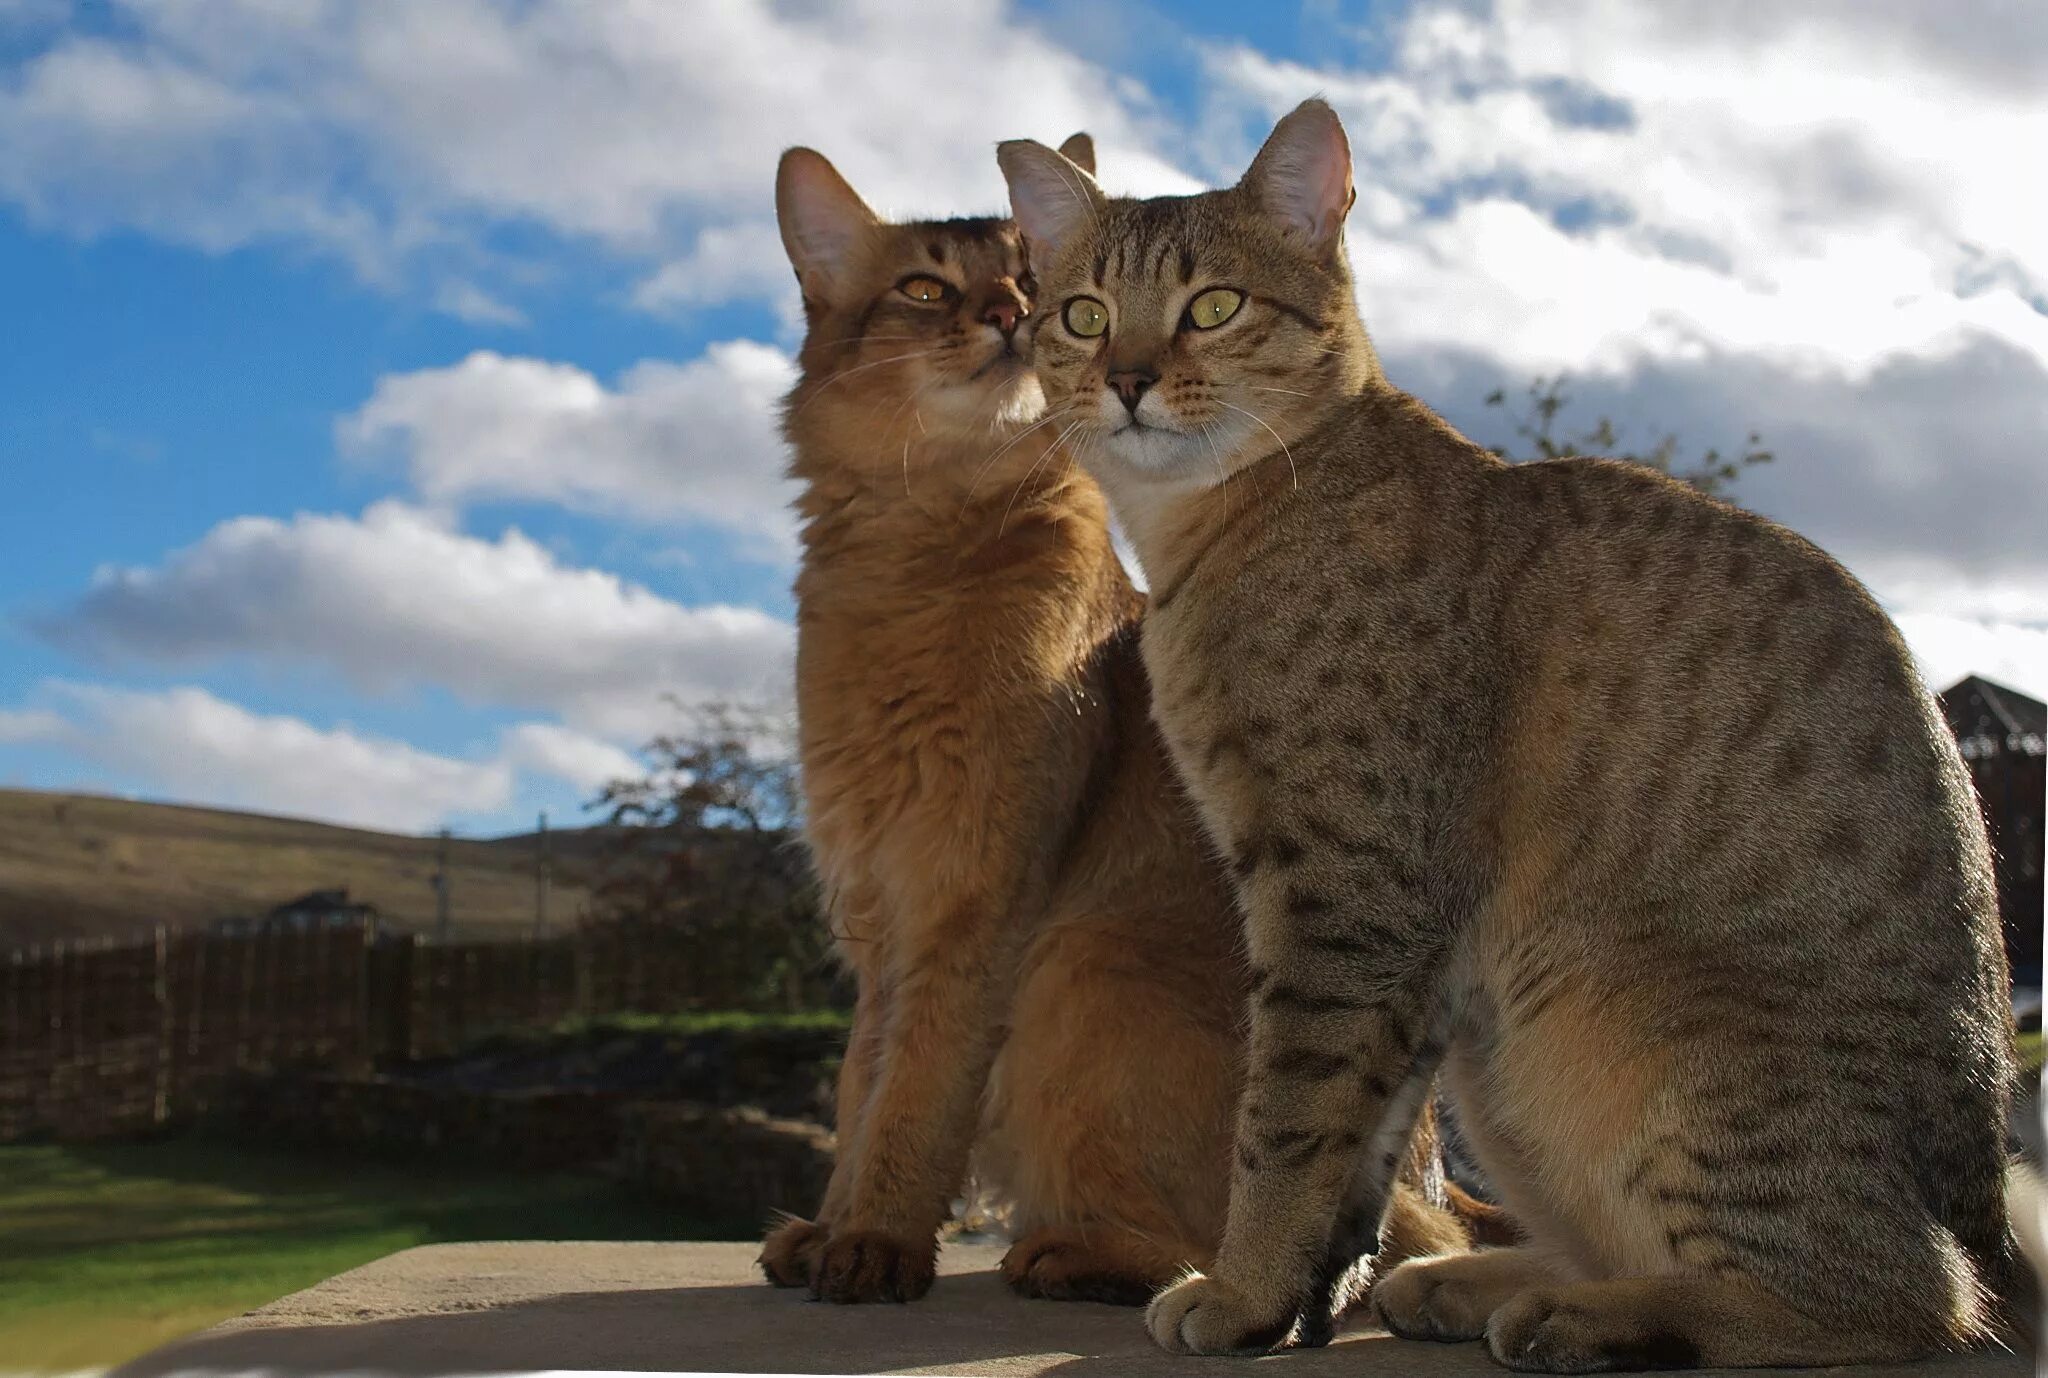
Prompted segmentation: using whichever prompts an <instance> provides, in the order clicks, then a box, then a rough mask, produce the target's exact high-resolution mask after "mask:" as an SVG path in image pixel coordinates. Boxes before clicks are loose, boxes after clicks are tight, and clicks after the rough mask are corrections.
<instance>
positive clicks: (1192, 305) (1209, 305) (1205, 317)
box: [1188, 287, 1244, 330]
mask: <svg viewBox="0 0 2048 1378" xmlns="http://www.w3.org/2000/svg"><path fill="white" fill-rule="evenodd" d="M1243 305H1244V293H1242V292H1233V291H1231V290H1230V289H1229V288H1228V287H1211V288H1210V289H1209V290H1208V291H1206V292H1204V293H1202V295H1201V296H1199V297H1196V298H1195V299H1194V300H1193V301H1191V302H1189V303H1188V322H1189V324H1191V325H1193V326H1194V327H1195V329H1197V330H1214V329H1215V328H1216V327H1217V326H1219V325H1221V324H1223V322H1225V321H1227V320H1229V319H1230V318H1231V317H1232V316H1235V315H1236V314H1237V308H1238V307H1240V306H1243Z"/></svg>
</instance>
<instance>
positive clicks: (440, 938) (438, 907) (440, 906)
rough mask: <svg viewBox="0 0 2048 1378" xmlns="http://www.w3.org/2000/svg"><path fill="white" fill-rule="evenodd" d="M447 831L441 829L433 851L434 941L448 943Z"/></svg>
mask: <svg viewBox="0 0 2048 1378" xmlns="http://www.w3.org/2000/svg"><path fill="white" fill-rule="evenodd" d="M449 888H450V887H449V880H448V829H446V828H443V829H441V843H440V845H439V846H438V847H436V848H435V849H434V941H435V942H437V943H445V942H447V941H448V891H449Z"/></svg>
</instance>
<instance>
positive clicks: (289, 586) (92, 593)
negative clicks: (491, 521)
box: [37, 502, 793, 741]
mask: <svg viewBox="0 0 2048 1378" xmlns="http://www.w3.org/2000/svg"><path fill="white" fill-rule="evenodd" d="M37 625H38V627H39V629H40V630H41V631H42V632H43V633H44V635H45V636H47V637H48V638H50V639H51V640H53V641H56V642H58V643H59V644H61V645H64V646H67V647H69V648H72V649H74V650H77V651H79V652H82V653H85V654H88V655H91V656H94V657H96V658H99V659H103V660H119V661H124V662H143V663H149V664H155V665H168V666H179V665H192V664H198V663H202V662H214V661H220V660H224V659H236V660H248V659H260V660H263V661H267V662H271V663H280V662H281V663H287V664H290V663H297V664H308V665H316V666H320V667H324V668H326V669H330V670H332V671H333V672H334V673H336V674H337V675H339V676H341V677H342V678H344V679H345V680H347V681H349V682H350V683H353V684H355V685H357V686H359V687H361V688H363V689H366V690H369V691H372V692H388V691H390V690H394V689H399V688H405V687H410V686H417V685H437V686H441V687H445V688H447V689H449V690H451V691H452V692H454V693H455V694H456V695H458V696H459V697H461V698H463V699H465V700H467V701H469V702H471V703H477V704H490V705H498V706H506V707H512V708H519V709H529V710H531V709H538V710H542V711H546V712H550V713H555V714H559V715H560V716H561V717H562V718H563V719H564V720H565V721H566V722H567V724H568V725H569V726H571V727H574V728H576V729H578V730H580V731H584V732H589V733H594V734H597V735H600V736H606V737H613V738H617V739H622V740H629V741H630V740H637V739H639V738H640V737H641V736H643V735H646V734H647V733H649V732H650V731H651V730H654V729H655V728H657V727H658V726H659V725H660V724H661V723H663V722H664V721H665V720H666V717H667V714H666V712H665V709H664V705H663V702H662V699H663V696H664V695H666V694H674V695H677V696H679V697H681V698H683V699H686V700H703V699H711V698H734V699H749V700H752V699H776V698H781V697H784V696H786V694H787V692H788V676H789V673H790V655H791V651H792V645H793V635H792V631H791V628H790V627H789V625H788V624H787V623H784V622H782V621H780V620H778V619H776V618H774V617H771V616H769V615H768V614H767V613H764V612H761V611H758V610H756V609H752V608H738V607H728V606H720V605H713V606H705V607H695V608H686V607H683V606H681V605H679V604H676V603H672V602H670V601H668V600H667V599H664V598H661V597H659V596H658V595H656V594H654V593H652V592H650V591H649V590H647V589H645V588H642V587H640V586H638V585H634V584H630V583H627V582H625V581H624V580H622V579H620V578H618V577H617V576H616V575H612V574H607V573H604V572H602V571H599V570H594V569H580V568H574V567H570V566H565V565H563V564H562V563H561V562H560V561H559V560H557V559H556V558H555V557H554V556H553V555H552V554H550V553H549V552H548V551H547V550H546V549H544V548H543V547H541V546H540V545H537V544H536V543H535V542H533V541H532V540H530V539H528V538H527V537H526V536H523V535H521V534H520V533H519V532H518V531H516V530H508V531H506V532H505V533H504V534H502V535H501V536H499V537H498V538H497V539H496V540H494V541H492V540H482V539H478V538H476V537H473V536H467V535H463V534H461V533H459V532H457V531H454V530H451V529H450V528H448V527H447V526H445V525H443V524H442V523H440V522H439V521H437V520H436V519H434V518H433V517H432V516H430V515H429V514H427V513H424V512H422V511H420V510H418V509H416V508H412V507H408V506H406V505H404V504H401V503H395V502H387V503H380V504H378V505H377V506H375V507H372V508H370V509H369V510H368V511H367V512H365V513H364V514H363V516H362V517H361V518H360V519H354V518H349V517H343V516H332V515H313V514H301V515H299V516H297V517H295V518H293V519H292V520H290V521H288V522H286V521H278V520H275V519H273V518H269V517H239V518H236V519H234V520H232V521H227V522H223V523H222V524H220V525H219V526H217V527H215V528H214V529H213V530H212V531H210V532H208V533H207V534H206V535H205V536H204V537H203V538H201V539H200V541H199V542H198V543H196V544H194V545H192V546H189V547H187V548H186V549H184V550H181V551H177V552H175V553H174V554H172V555H171V556H170V557H168V558H167V559H166V560H165V561H164V563H163V564H162V565H161V566H160V567H158V568H154V569H136V568H107V569H103V570H101V571H100V572H99V573H98V574H97V575H96V576H95V578H94V580H93V584H92V587H91V588H90V589H89V590H88V591H87V592H86V593H85V595H84V596H83V597H81V598H80V599H79V600H78V602H77V603H76V604H74V605H73V606H72V607H70V608H69V609H66V610H65V611H63V612H62V613H60V614H57V615H54V616H49V617H45V618H43V619H41V620H40V621H39V622H38V624H37Z"/></svg>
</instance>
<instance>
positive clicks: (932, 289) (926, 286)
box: [896, 278, 947, 301]
mask: <svg viewBox="0 0 2048 1378" xmlns="http://www.w3.org/2000/svg"><path fill="white" fill-rule="evenodd" d="M896 290H897V291H899V292H901V293H902V294H903V295H904V296H906V297H909V298H910V299H911V300H912V301H944V300H945V299H946V291H947V288H946V284H945V283H943V282H940V281H939V280H938V279H937V278H905V279H903V281H901V282H899V283H897V284H896Z"/></svg>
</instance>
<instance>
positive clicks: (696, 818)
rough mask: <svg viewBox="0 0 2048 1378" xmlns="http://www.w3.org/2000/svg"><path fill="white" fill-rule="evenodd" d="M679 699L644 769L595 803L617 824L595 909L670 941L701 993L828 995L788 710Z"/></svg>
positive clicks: (805, 998)
mask: <svg viewBox="0 0 2048 1378" xmlns="http://www.w3.org/2000/svg"><path fill="white" fill-rule="evenodd" d="M673 702H675V707H676V710H677V712H678V714H679V715H680V716H681V717H682V719H683V723H682V726H681V727H679V728H678V729H677V730H676V731H673V732H667V733H663V734H662V735H661V736H658V737H656V738H654V739H653V740H652V741H650V742H649V743H648V744H647V745H646V746H645V747H644V748H642V750H641V753H640V754H641V758H642V760H643V761H644V762H645V763H646V773H645V774H643V775H641V776H638V777H636V778H633V779H625V780H614V781H612V782H611V783H610V784H609V785H607V786H605V788H604V790H603V792H602V793H601V794H599V796H598V797H597V799H596V800H594V801H593V802H592V804H591V807H592V808H594V809H603V810H604V811H605V814H606V821H607V823H608V824H609V825H610V826H611V828H612V829H613V831H614V839H613V844H612V846H611V847H610V849H609V851H610V855H609V856H608V858H607V863H606V865H605V867H604V870H603V873H602V874H601V876H600V877H599V880H598V882H597V884H596V886H595V894H594V897H593V903H592V913H593V917H594V919H595V921H597V922H599V923H604V924H609V925H611V926H614V927H616V928H620V929H624V930H628V931H640V932H643V933H645V934H646V935H647V937H648V939H649V941H650V942H655V941H659V942H661V943H662V944H663V945H665V946H668V947H672V948H679V950H680V951H681V952H682V953H683V954H684V956H685V957H686V959H687V964H688V966H689V968H690V971H689V973H688V977H687V979H688V980H689V982H690V984H691V985H693V986H695V987H697V988H699V993H700V997H701V998H703V999H714V1000H717V1001H719V1002H721V1003H728V1004H740V1005H757V1004H763V1003H770V1002H776V1003H784V1004H787V1005H790V1006H792V1007H795V1006H799V1005H802V1004H805V1003H810V1002H814V1001H817V1000H822V999H826V998H829V996H830V993H831V977H830V975H829V973H828V972H827V971H826V970H825V968H826V966H827V962H826V957H827V952H826V932H825V926H824V924H823V922H822V921H821V920H820V918H819V917H818V912H817V903H816V897H815V894H814V893H813V887H812V884H811V880H810V874H809V868H808V866H807V864H806V862H805V859H804V857H803V854H802V849H801V846H800V844H799V843H798V841H797V829H798V827H799V825H800V824H801V821H802V819H801V814H802V806H803V795H802V791H801V789H800V788H799V782H798V777H797V764H796V751H795V746H796V743H795V724H794V722H793V720H792V718H791V717H790V715H789V714H788V713H786V712H778V711H776V710H774V709H771V708H766V707H762V706H758V705H748V704H732V703H713V704H704V705H690V704H684V703H682V702H680V701H673Z"/></svg>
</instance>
